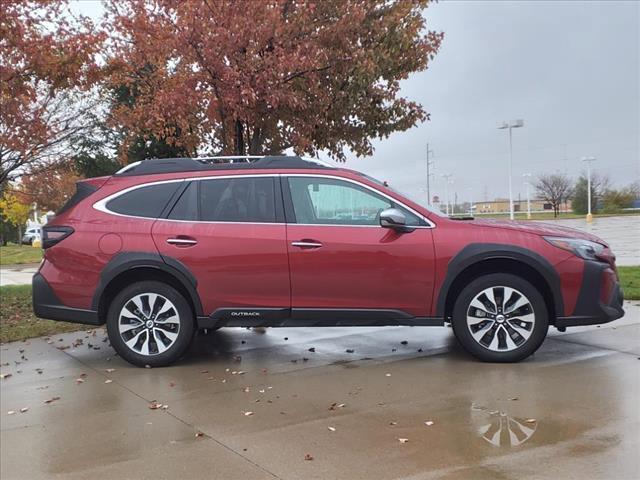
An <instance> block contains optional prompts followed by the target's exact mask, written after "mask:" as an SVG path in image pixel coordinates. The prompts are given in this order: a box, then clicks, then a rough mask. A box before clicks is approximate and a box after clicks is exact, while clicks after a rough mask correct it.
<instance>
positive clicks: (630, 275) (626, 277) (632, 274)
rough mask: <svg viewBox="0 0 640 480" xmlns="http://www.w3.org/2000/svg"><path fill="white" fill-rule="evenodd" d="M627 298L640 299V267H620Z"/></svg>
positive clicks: (619, 272)
mask: <svg viewBox="0 0 640 480" xmlns="http://www.w3.org/2000/svg"><path fill="white" fill-rule="evenodd" d="M618 274H619V275H620V283H621V284H622V289H623V290H624V298H625V299H626V300H640V267H618Z"/></svg>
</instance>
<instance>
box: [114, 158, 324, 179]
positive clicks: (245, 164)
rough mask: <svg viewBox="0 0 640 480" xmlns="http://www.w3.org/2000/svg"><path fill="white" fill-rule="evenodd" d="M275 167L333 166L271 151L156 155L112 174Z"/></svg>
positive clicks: (320, 161)
mask: <svg viewBox="0 0 640 480" xmlns="http://www.w3.org/2000/svg"><path fill="white" fill-rule="evenodd" d="M275 168H291V169H294V168H295V169H306V168H336V167H334V166H333V165H331V164H330V163H327V162H324V161H323V160H319V159H315V158H301V157H297V156H286V155H272V156H257V155H226V156H216V157H193V158H157V159H149V160H142V161H140V162H135V163H132V164H130V165H127V166H126V167H124V168H122V169H120V170H118V171H117V172H116V173H115V175H118V176H131V175H151V174H157V173H175V172H193V171H199V170H217V169H226V170H233V169H275Z"/></svg>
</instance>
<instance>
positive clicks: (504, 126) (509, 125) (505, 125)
mask: <svg viewBox="0 0 640 480" xmlns="http://www.w3.org/2000/svg"><path fill="white" fill-rule="evenodd" d="M520 127H524V120H522V119H518V120H514V121H512V122H510V123H507V122H502V125H500V126H499V127H498V129H499V130H504V129H507V128H508V129H509V218H510V219H511V220H513V188H512V186H511V165H512V163H513V142H512V141H511V129H513V128H520Z"/></svg>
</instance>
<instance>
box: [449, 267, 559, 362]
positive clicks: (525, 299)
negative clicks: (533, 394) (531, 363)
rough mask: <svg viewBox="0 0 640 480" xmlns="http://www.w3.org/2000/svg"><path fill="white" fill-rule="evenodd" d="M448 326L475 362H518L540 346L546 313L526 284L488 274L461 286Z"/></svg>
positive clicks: (507, 276) (512, 277)
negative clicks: (474, 358)
mask: <svg viewBox="0 0 640 480" xmlns="http://www.w3.org/2000/svg"><path fill="white" fill-rule="evenodd" d="M491 295H493V298H491ZM505 299H506V300H505ZM479 307H484V308H479ZM505 312H507V313H505ZM451 323H452V327H453V332H454V334H455V336H456V338H457V339H458V341H459V342H460V344H462V346H463V347H464V348H465V350H467V351H468V352H469V353H470V354H472V355H473V356H474V357H476V358H478V359H479V360H482V361H483V362H498V363H508V362H519V361H520V360H523V359H525V358H527V357H528V356H529V355H531V354H533V353H534V352H535V351H536V350H537V349H538V348H539V347H540V345H542V342H543V341H544V339H545V337H546V336H547V330H548V329H549V314H548V312H547V306H546V303H545V301H544V298H543V297H542V295H541V293H540V292H539V291H538V290H537V289H536V288H535V287H534V286H533V285H531V284H530V283H529V282H527V281H526V280H524V279H522V278H520V277H518V276H515V275H511V274H508V273H492V274H489V275H484V276H482V277H479V278H477V279H475V280H473V281H472V282H470V283H469V284H468V285H467V286H466V287H464V289H463V290H462V292H460V295H459V296H458V298H457V299H456V302H455V304H454V307H453V316H452V322H451ZM472 332H473V333H472ZM483 332H484V333H483Z"/></svg>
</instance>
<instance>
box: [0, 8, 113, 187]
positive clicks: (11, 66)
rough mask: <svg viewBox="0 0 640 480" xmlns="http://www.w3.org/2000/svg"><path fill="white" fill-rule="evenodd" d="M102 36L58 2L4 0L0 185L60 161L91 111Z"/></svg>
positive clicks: (0, 33)
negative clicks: (96, 57)
mask: <svg viewBox="0 0 640 480" xmlns="http://www.w3.org/2000/svg"><path fill="white" fill-rule="evenodd" d="M102 38H103V36H102V34H99V33H95V32H94V29H93V26H92V24H91V23H90V22H89V20H87V19H85V18H74V17H73V16H72V15H71V13H70V12H69V10H68V8H67V5H66V2H65V1H63V0H3V1H2V16H1V17H0V102H1V107H2V114H1V115H0V185H2V186H6V185H7V181H9V180H13V179H15V178H16V177H18V176H20V175H21V174H23V173H24V172H25V170H27V169H30V170H32V171H34V170H37V169H38V168H42V167H44V166H47V165H48V164H50V162H52V161H57V160H59V159H60V157H61V156H64V154H65V153H66V152H68V150H69V149H70V147H71V143H70V142H71V140H72V139H73V138H74V136H75V135H77V134H78V133H79V132H81V131H82V130H83V129H85V128H87V124H86V122H85V117H86V114H88V113H89V112H90V111H91V110H92V109H93V108H94V107H95V101H96V100H95V99H93V98H92V97H91V95H88V93H87V92H88V89H89V88H90V87H91V85H92V84H93V82H94V81H95V80H96V78H97V77H96V76H95V75H96V73H97V72H98V69H97V67H96V65H95V61H94V57H95V55H96V53H97V52H99V51H100V49H101V39H102Z"/></svg>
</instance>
